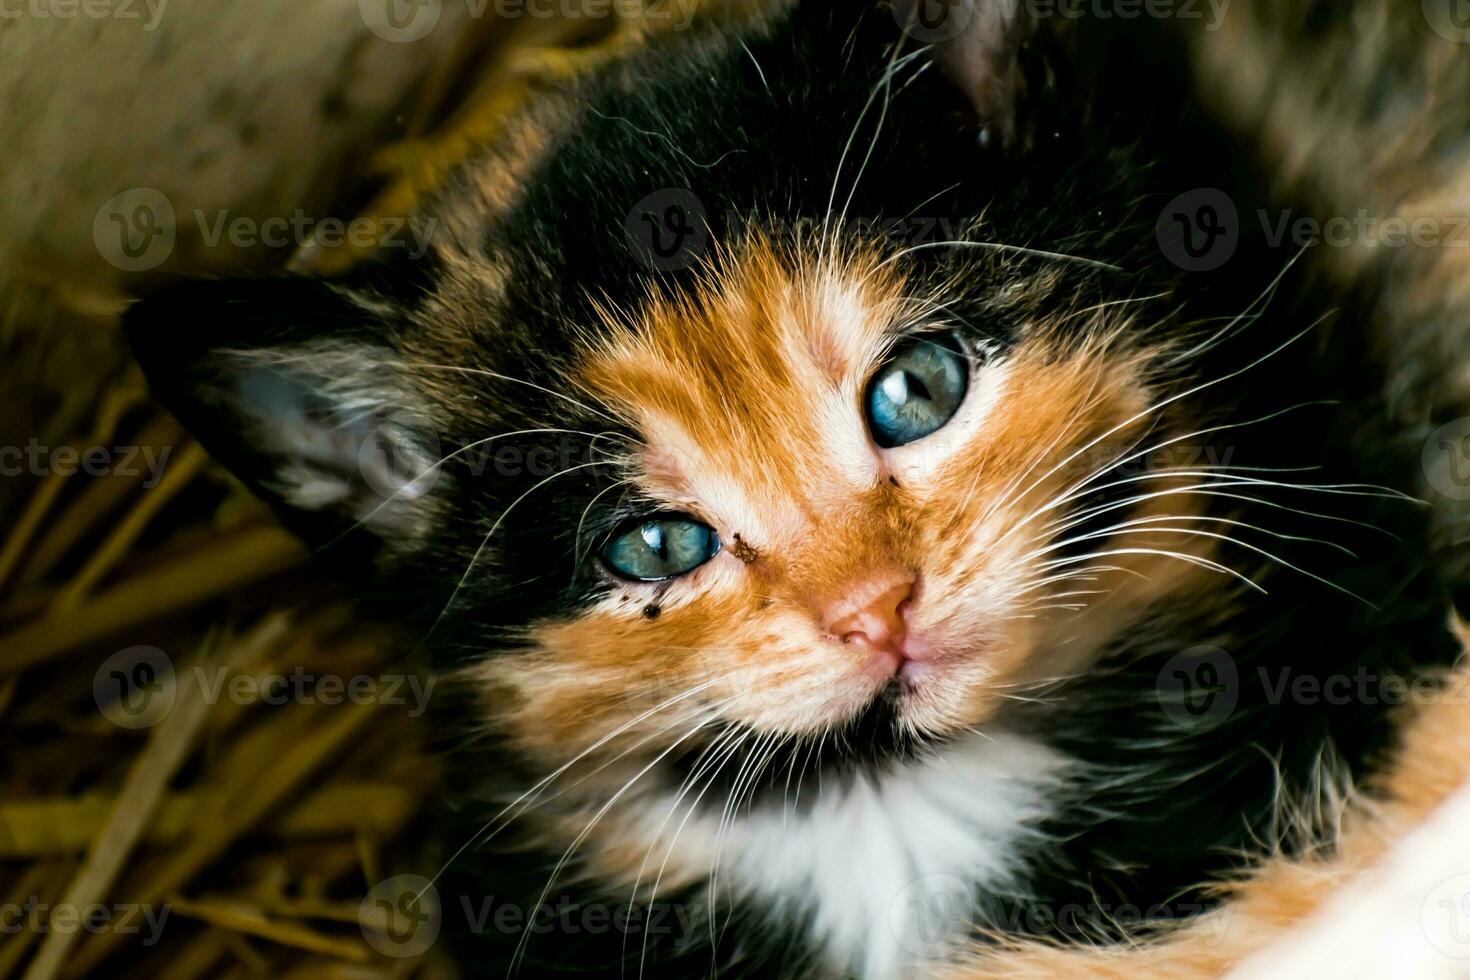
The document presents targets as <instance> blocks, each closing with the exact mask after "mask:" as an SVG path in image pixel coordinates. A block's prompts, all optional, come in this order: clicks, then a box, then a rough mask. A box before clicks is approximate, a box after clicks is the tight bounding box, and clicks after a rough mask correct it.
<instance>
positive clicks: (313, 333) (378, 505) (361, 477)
mask: <svg viewBox="0 0 1470 980" xmlns="http://www.w3.org/2000/svg"><path fill="white" fill-rule="evenodd" d="M394 316H395V314H394V312H393V307H392V305H391V304H387V303H382V302H375V301H372V300H370V299H368V298H367V297H366V296H364V295H363V294H361V293H358V292H356V291H354V290H353V289H352V288H351V287H350V286H349V285H347V284H344V283H334V282H327V281H322V280H316V279H306V278H278V279H261V280H223V281H198V282H188V283H181V284H178V285H174V286H171V287H169V288H166V289H164V290H163V291H161V292H159V293H157V294H156V295H154V296H151V297H149V298H147V299H144V300H142V301H140V302H138V303H135V304H134V305H133V306H132V307H131V308H130V309H129V310H128V311H127V313H126V314H125V315H124V322H123V326H124V330H125V331H126V333H127V336H128V339H129V341H130V342H131V344H132V345H133V348H134V350H135V352H136V354H137V356H138V359H139V361H140V362H141V363H142V365H143V369H144V372H145V373H146V374H147V376H148V380H149V382H150V383H151V384H152V386H153V388H154V390H155V391H156V392H157V393H158V395H159V397H160V398H161V399H162V400H163V402H164V403H165V405H167V406H168V408H169V409H170V410H171V411H173V412H174V413H175V415H177V416H178V418H179V420H180V422H182V423H183V424H184V426H185V427H186V428H188V429H189V430H190V431H191V432H192V433H194V434H195V435H196V436H197V437H198V438H199V440H200V441H201V442H202V443H203V444H204V446H205V448H206V449H208V450H209V451H210V452H211V453H212V454H213V455H214V456H215V457H216V458H217V459H219V460H220V461H221V462H222V463H224V464H225V465H226V466H227V467H229V468H230V469H231V470H232V471H234V472H235V473H236V474H237V475H238V476H239V477H240V478H241V479H243V480H244V481H245V482H246V483H247V484H249V485H250V486H251V487H252V488H253V489H254V490H256V491H257V492H258V493H259V494H260V495H261V496H263V497H265V498H267V499H269V500H271V501H272V502H275V503H277V504H278V505H280V506H282V507H284V508H286V509H287V510H289V511H291V512H294V513H295V514H296V515H297V516H298V517H310V518H311V520H309V521H307V522H306V524H307V525H308V529H310V528H311V527H316V528H319V529H320V530H321V531H323V532H324V533H326V534H335V533H338V532H339V531H340V530H342V529H345V528H347V527H351V526H354V525H360V526H362V527H364V528H366V529H367V530H368V531H370V532H372V533H374V534H376V535H377V536H378V537H380V538H382V539H385V540H387V541H390V542H391V543H392V544H394V545H395V546H398V547H408V548H411V547H412V546H413V545H414V544H415V543H416V542H418V541H421V540H422V539H423V538H424V537H425V536H426V535H427V532H428V531H429V530H430V528H431V527H432V520H433V517H434V511H435V510H436V503H435V502H436V500H437V494H436V493H435V491H436V490H442V487H441V486H440V484H441V483H442V481H443V480H444V479H447V478H446V477H444V476H443V474H441V473H440V472H439V469H438V465H437V464H438V462H439V459H440V456H439V451H438V438H437V436H436V434H435V433H436V431H437V427H436V425H435V422H434V420H433V419H432V418H431V417H430V414H431V413H430V406H429V405H428V404H427V403H426V401H425V399H424V398H423V397H422V393H421V392H419V391H415V390H414V388H413V386H412V385H411V384H410V383H409V381H408V378H409V374H408V373H407V372H405V371H404V370H403V369H402V368H403V365H402V363H401V361H402V358H401V357H400V356H399V354H398V353H397V351H396V350H395V344H394V343H393V337H394V334H395V331H397V330H399V329H401V327H400V326H399V325H397V324H395V322H394ZM293 523H295V524H297V525H298V526H299V525H301V524H302V523H303V522H301V521H296V522H293Z"/></svg>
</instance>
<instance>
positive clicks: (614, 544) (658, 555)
mask: <svg viewBox="0 0 1470 980" xmlns="http://www.w3.org/2000/svg"><path fill="white" fill-rule="evenodd" d="M719 551H720V539H719V536H718V535H716V534H715V532H714V530H713V529H712V528H710V527H708V526H707V525H704V524H700V523H699V522H698V521H691V520H689V519H688V518H684V517H668V518H652V519H647V520H641V521H638V522H637V523H634V524H631V525H627V526H625V527H624V528H623V529H622V530H621V531H619V532H617V533H616V534H614V535H613V537H612V540H611V541H609V542H608V543H607V544H606V545H605V546H603V549H602V560H603V561H604V562H606V563H607V567H608V568H610V569H612V571H613V572H614V573H615V574H617V575H621V576H622V577H623V578H627V579H632V580H633V581H635V582H663V581H666V580H668V579H671V578H678V577H679V576H681V575H688V574H689V573H690V572H692V571H694V570H695V569H696V568H698V567H699V566H701V565H703V564H704V563H705V562H707V561H709V560H710V559H711V558H713V557H714V556H715V555H716V554H718V553H719Z"/></svg>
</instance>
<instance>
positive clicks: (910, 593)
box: [827, 576, 914, 654]
mask: <svg viewBox="0 0 1470 980" xmlns="http://www.w3.org/2000/svg"><path fill="white" fill-rule="evenodd" d="M913 597H914V579H913V578H912V576H905V577H904V578H902V579H900V580H899V581H896V582H895V581H892V580H889V581H887V582H886V583H885V582H874V583H870V584H869V585H868V586H867V587H866V588H861V589H858V590H855V592H854V593H852V594H850V595H849V596H848V598H847V601H846V602H844V603H842V604H839V605H837V606H836V607H835V608H834V609H833V610H832V613H833V615H832V616H831V618H829V619H828V620H827V632H828V633H830V634H831V635H833V636H835V637H837V638H838V639H840V640H842V642H844V643H861V644H863V645H864V646H866V647H869V648H870V649H872V650H874V651H884V652H891V653H899V654H901V649H900V648H901V645H902V643H903V638H904V634H905V633H906V632H907V631H908V624H907V618H908V607H909V604H910V602H911V601H912V599H913Z"/></svg>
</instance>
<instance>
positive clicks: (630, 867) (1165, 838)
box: [127, 0, 1455, 977]
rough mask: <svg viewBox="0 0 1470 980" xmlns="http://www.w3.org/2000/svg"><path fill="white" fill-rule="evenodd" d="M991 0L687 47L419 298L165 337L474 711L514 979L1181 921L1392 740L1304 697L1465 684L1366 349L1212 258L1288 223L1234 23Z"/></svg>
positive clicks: (335, 287)
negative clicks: (1351, 682) (1202, 33)
mask: <svg viewBox="0 0 1470 980" xmlns="http://www.w3.org/2000/svg"><path fill="white" fill-rule="evenodd" d="M949 10H950V16H953V17H959V18H960V19H961V20H963V21H964V25H963V26H964V29H963V30H959V31H951V30H948V29H946V28H947V26H949V25H950V24H952V23H954V22H952V21H942V22H939V23H938V26H935V25H936V22H935V21H933V20H932V19H930V18H928V17H927V16H920V14H921V13H922V11H920V10H919V9H918V8H916V7H911V6H908V5H904V4H900V5H899V6H898V7H897V8H891V7H885V6H880V5H877V4H867V3H864V4H854V5H846V6H842V5H835V4H830V3H826V2H817V0H801V2H798V3H794V4H791V5H789V6H787V7H786V8H784V9H783V10H781V11H779V12H777V13H775V14H773V15H772V16H770V17H769V18H758V19H754V20H751V21H750V22H748V23H743V24H736V25H733V26H725V27H722V28H719V29H710V30H705V31H702V32H699V33H697V34H694V35H690V36H675V37H670V38H665V39H662V40H655V41H654V42H652V43H651V44H650V47H649V48H648V50H646V51H643V52H641V53H638V54H636V55H634V56H632V57H630V58H629V59H628V60H627V61H626V62H624V63H622V64H620V65H618V66H616V67H614V68H612V69H610V70H609V71H607V72H605V73H603V74H601V75H599V76H598V77H595V78H593V79H591V80H589V81H587V82H585V83H583V84H581V85H579V86H578V87H577V88H576V89H574V90H572V91H570V92H568V93H566V94H565V95H564V96H562V97H560V98H559V99H555V100H551V101H550V102H548V104H545V105H542V106H540V107H538V108H537V109H536V110H535V111H534V112H532V113H530V114H529V115H528V116H527V118H526V119H525V120H523V122H522V123H521V124H520V126H519V127H518V128H517V129H516V130H515V132H514V135H513V136H512V137H511V138H508V139H507V140H506V141H505V143H504V144H503V145H500V146H496V147H491V148H488V149H487V150H486V152H485V153H484V155H483V156H482V157H481V158H479V159H477V160H476V161H474V162H473V163H471V164H469V165H467V166H465V167H464V168H463V169H462V170H461V171H460V172H459V173H458V174H457V175H455V177H454V178H453V180H451V181H450V183H449V186H448V187H447V188H446V189H445V190H444V191H443V193H442V194H441V196H440V198H439V199H438V200H436V201H435V202H433V203H432V205H430V206H429V208H428V209H427V212H428V214H429V215H430V216H431V217H432V218H433V226H434V227H436V228H437V229H438V237H437V239H436V240H435V241H434V243H433V247H432V248H431V249H430V251H429V253H428V254H427V255H426V256H425V257H424V258H423V259H422V260H421V261H418V262H413V261H410V260H409V259H407V257H405V256H402V255H385V256H384V257H383V258H382V259H381V260H379V261H377V262H375V263H373V264H371V265H369V266H367V267H364V268H361V269H359V270H357V271H355V272H353V273H350V274H348V275H346V276H344V277H342V278H340V279H337V280H332V281H316V280H309V279H301V278H280V279H267V280H257V281H244V282H229V281H225V282H196V283H186V284H180V285H177V286H174V287H172V288H170V289H167V290H165V291H163V292H161V293H159V294H157V295H156V296H153V297H150V298H148V299H146V300H144V301H143V302H141V303H139V304H137V305H136V306H134V307H133V308H132V310H131V311H130V312H129V314H128V316H127V329H128V331H129V334H130V336H131V337H132V339H133V341H134V344H135V346H136V348H137V350H138V353H139V355H140V358H141V359H142V361H143V363H144V365H145V368H146V369H147V371H148V374H149V377H150V379H151V380H152V382H153V384H154V385H155V386H156V388H157V389H158V391H159V392H160V394H161V395H162V396H163V397H164V399H165V400H166V401H167V402H168V404H169V405H171V406H172V407H173V408H174V410H175V411H176V412H177V413H178V414H179V415H180V417H181V418H182V419H183V420H184V421H185V422H186V423H187V424H188V425H190V426H191V428H192V429H193V430H194V431H195V432H197V433H198V435H199V436H200V438H201V439H202V440H203V441H204V442H205V444H206V445H207V446H208V447H209V448H210V449H211V450H212V451H213V452H214V453H215V454H216V455H217V456H218V457H219V458H220V459H221V460H222V461H223V462H225V463H226V464H227V465H229V466H231V467H232V468H233V469H234V470H235V471H236V472H237V473H239V474H240V475H241V476H242V477H243V478H244V479H246V480H247V481H248V482H249V483H250V484H251V485H252V486H254V487H256V488H257V489H258V490H259V492H261V493H262V494H263V495H264V496H266V497H267V498H268V499H271V500H273V501H274V502H276V503H277V504H278V505H279V506H280V508H281V510H282V512H283V514H284V516H285V518H286V519H287V520H288V521H289V522H290V523H291V524H292V525H293V526H294V527H296V528H298V529H299V530H300V532H301V533H302V534H303V535H304V536H306V537H308V539H310V540H312V541H315V542H318V543H320V544H322V545H323V546H326V545H331V547H330V549H328V550H329V551H330V552H331V553H335V554H337V555H338V556H342V555H344V554H345V555H346V556H347V560H346V562H345V565H346V566H347V567H349V568H350V569H351V570H353V571H355V572H356V573H358V574H357V577H358V578H359V580H360V581H361V582H362V584H363V588H364V589H365V590H367V591H368V592H369V594H370V595H371V596H372V597H373V602H372V603H371V605H372V607H373V608H375V609H376V610H377V611H379V612H380V613H382V614H383V615H387V616H391V617H393V618H396V619H398V620H399V621H401V622H402V624H403V626H404V629H405V632H406V634H407V635H408V636H409V637H411V638H413V639H415V640H419V641H421V642H422V643H423V644H424V646H425V647H426V648H428V649H430V650H431V651H432V652H433V654H434V656H435V658H436V660H437V662H438V664H439V665H440V666H441V668H442V669H443V670H444V671H446V672H448V673H450V674H452V675H453V676H455V677H456V678H458V679H459V680H461V681H463V682H464V684H465V686H466V689H467V690H469V691H470V692H472V695H473V697H472V705H471V708H470V711H471V718H472V720H471V721H470V722H469V723H467V724H466V725H465V728H466V729H468V730H472V731H473V736H472V737H470V736H467V737H466V738H465V739H464V740H463V741H464V742H465V743H467V747H462V748H461V752H462V760H463V764H462V765H461V767H460V769H459V773H460V780H461V783H462V785H461V787H460V789H461V790H462V791H463V793H464V794H465V796H466V798H467V799H468V800H470V801H471V802H472V805H471V806H470V807H469V809H470V810H472V821H471V823H472V826H471V827H470V828H469V829H468V830H467V831H466V832H465V833H464V834H463V835H462V836H461V837H460V838H456V839H453V840H452V844H458V843H461V842H463V841H465V840H468V841H469V842H470V845H469V846H467V847H466V848H465V849H464V850H463V851H462V852H461V853H460V854H458V855H456V860H455V861H454V862H453V863H454V868H455V871H456V874H457V875H458V877H455V878H451V879H449V880H446V881H441V882H440V885H439V887H440V890H441V893H442V894H444V895H445V896H452V897H446V898H445V899H444V902H443V904H444V906H445V909H446V912H447V913H448V912H452V913H453V914H454V916H455V917H456V919H457V918H458V916H459V915H460V911H459V910H460V908H461V902H460V899H461V898H464V897H467V896H476V897H474V898H471V899H470V900H469V902H468V903H466V904H467V905H478V904H479V903H480V901H481V900H482V899H483V898H484V897H486V896H493V897H494V900H495V902H496V903H497V904H499V905H505V906H510V907H512V908H515V909H517V910H519V911H520V912H521V913H522V914H523V915H529V914H531V913H532V912H533V911H535V910H546V909H549V910H551V911H550V912H549V913H546V912H543V913H542V914H541V916H540V917H539V918H537V919H536V920H535V923H534V927H530V928H527V927H518V928H500V927H497V926H494V925H487V924H484V923H482V926H483V928H482V929H481V930H479V931H481V932H482V935H480V936H478V937H477V941H476V942H472V943H469V944H467V946H466V947H465V950H466V952H465V956H466V958H467V961H469V960H476V961H479V962H482V963H485V964H488V967H487V970H490V971H495V970H498V971H501V972H504V971H505V970H507V969H510V968H512V967H519V969H520V970H521V971H522V972H523V973H527V974H529V975H534V976H540V975H559V974H562V973H570V972H574V971H575V972H581V971H587V970H590V971H592V973H593V974H595V975H611V974H612V973H614V972H615V971H621V972H637V973H643V972H648V973H651V974H652V975H657V976H679V975H690V976H703V975H706V974H709V973H712V972H717V973H718V974H719V975H721V976H744V975H750V976H769V975H781V976H864V977H889V976H895V975H899V974H901V973H903V972H904V971H906V970H909V969H912V968H914V967H916V966H918V965H920V964H923V963H926V962H933V961H941V960H945V959H948V958H951V957H953V956H956V955H957V954H958V953H959V952H960V950H961V948H962V947H963V945H964V944H965V942H966V941H967V940H969V939H972V938H977V937H982V936H983V935H984V934H986V933H988V932H997V931H998V932H1004V933H1012V934H1035V935H1039V936H1042V937H1044V938H1048V939H1055V940H1061V941H1067V942H1077V941H1087V942H1095V941H1106V940H1111V939H1117V938H1122V937H1123V936H1124V935H1125V934H1135V933H1137V932H1139V931H1146V930H1147V929H1148V928H1151V927H1154V926H1157V925H1163V924H1167V923H1168V922H1170V921H1177V920H1178V919H1179V918H1181V917H1184V916H1188V915H1191V914H1192V913H1194V912H1196V911H1198V910H1200V909H1202V908H1204V907H1205V905H1206V904H1207V901H1208V898H1207V894H1208V893H1207V892H1206V890H1205V886H1206V885H1207V884H1208V883H1209V882H1210V881H1211V880H1212V878H1218V876H1221V875H1225V874H1228V873H1231V872H1232V871H1234V870H1236V869H1237V868H1238V867H1239V866H1240V863H1241V861H1242V860H1243V857H1242V856H1243V855H1244V854H1246V853H1247V852H1250V851H1252V850H1254V849H1257V848H1260V847H1263V846H1264V847H1272V846H1276V845H1277V844H1279V843H1280V841H1279V840H1278V837H1279V827H1278V825H1277V819H1278V817H1279V815H1280V813H1281V809H1282V802H1283V801H1284V800H1285V801H1296V800H1300V799H1303V798H1310V797H1312V796H1313V795H1314V794H1316V793H1318V792H1320V791H1322V790H1323V788H1324V787H1323V783H1324V781H1326V780H1329V779H1330V778H1331V773H1332V772H1333V771H1334V770H1335V769H1336V768H1337V767H1338V766H1341V767H1343V768H1345V769H1346V770H1347V771H1349V772H1356V771H1358V770H1359V769H1361V768H1362V767H1363V766H1365V765H1366V764H1368V763H1369V762H1370V761H1371V760H1372V758H1373V757H1374V755H1375V754H1376V753H1377V752H1378V751H1380V749H1381V748H1382V746H1383V745H1384V743H1385V738H1386V732H1387V717H1386V715H1387V712H1386V711H1385V709H1384V706H1383V704H1382V703H1375V702H1370V701H1369V700H1368V699H1364V698H1356V699H1349V700H1348V702H1347V703H1344V702H1343V701H1342V700H1341V699H1337V698H1323V697H1316V698H1311V697H1306V696H1302V695H1301V694H1300V691H1299V689H1294V688H1291V687H1290V686H1289V685H1290V684H1291V682H1292V681H1293V679H1295V678H1300V677H1303V676H1306V677H1308V678H1317V679H1319V680H1320V679H1322V678H1327V677H1334V678H1335V677H1340V676H1341V677H1354V676H1357V675H1358V673H1359V672H1360V671H1361V672H1363V673H1365V674H1367V675H1369V676H1372V677H1381V676H1383V675H1388V674H1399V675H1405V676H1412V675H1414V674H1415V673H1416V672H1417V671H1419V670H1421V669H1422V668H1424V667H1427V666H1431V665H1435V664H1439V663H1442V662H1448V661H1449V660H1451V659H1452V658H1453V655H1454V652H1455V651H1454V648H1453V644H1452V642H1451V640H1450V638H1449V637H1448V635H1447V634H1445V631H1444V630H1443V610H1444V601H1445V596H1444V589H1443V587H1442V585H1441V583H1439V582H1438V581H1437V579H1436V578H1435V575H1434V573H1433V570H1432V568H1431V566H1430V563H1429V562H1428V560H1427V555H1426V549H1425V548H1424V547H1423V546H1422V542H1423V541H1424V540H1425V537H1426V521H1427V518H1426V515H1425V513H1424V511H1423V509H1422V508H1420V507H1418V506H1416V505H1415V504H1414V503H1413V502H1411V501H1410V500H1409V499H1408V496H1407V492H1408V491H1410V490H1411V489H1412V488H1413V473H1414V472H1415V468H1416V467H1417V465H1418V460H1417V458H1416V457H1415V456H1413V455H1411V454H1410V453H1408V452H1407V451H1402V452H1401V451H1399V450H1397V449H1386V448H1384V447H1390V446H1393V445H1395V443H1394V442H1393V438H1392V435H1393V433H1392V428H1391V423H1390V420H1389V418H1388V416H1387V413H1386V411H1385V409H1384V406H1383V398H1382V395H1381V394H1380V393H1381V392H1382V391H1383V390H1384V384H1385V381H1384V378H1383V377H1382V372H1381V370H1379V369H1378V368H1376V367H1375V366H1374V365H1373V364H1371V363H1365V362H1364V358H1363V357H1362V355H1361V353H1360V350H1361V343H1362V340H1363V336H1364V332H1365V330H1366V326H1365V324H1364V323H1363V322H1362V318H1361V317H1360V316H1358V315H1357V314H1356V313H1355V307H1354V306H1353V305H1352V304H1351V303H1350V302H1348V301H1347V300H1344V299H1343V298H1342V297H1340V296H1337V295H1334V294H1332V293H1329V292H1327V291H1326V290H1325V288H1324V287H1323V285H1322V280H1321V277H1320V276H1319V275H1318V274H1317V273H1316V271H1315V269H1314V257H1312V256H1305V257H1304V256H1303V255H1302V253H1301V250H1300V249H1297V248H1296V247H1295V246H1293V245H1291V244H1290V243H1285V244H1273V243H1272V242H1271V241H1270V240H1268V236H1267V235H1266V234H1265V232H1264V231H1263V230H1262V229H1261V228H1259V227H1257V223H1255V222H1253V221H1238V222H1236V223H1234V224H1233V225H1230V224H1229V223H1228V222H1227V223H1226V225H1221V224H1220V222H1219V219H1220V218H1221V215H1222V212H1223V211H1225V210H1228V209H1227V208H1226V205H1228V208H1229V209H1234V210H1235V211H1236V212H1237V213H1238V214H1239V215H1254V214H1255V213H1256V211H1257V210H1258V209H1272V208H1276V209H1279V208H1281V207H1284V206H1287V205H1286V204H1285V203H1283V202H1281V201H1275V200H1271V199H1270V198H1268V197H1267V196H1266V195H1265V193H1264V192H1262V191H1260V190H1258V188H1260V187H1262V186H1265V185H1266V184H1267V181H1265V180H1263V179H1262V175H1260V174H1259V173H1255V172H1253V170H1252V166H1251V164H1250V161H1249V158H1248V157H1247V155H1246V154H1244V153H1242V152H1240V151H1239V150H1238V148H1236V147H1235V146H1234V145H1232V143H1231V142H1230V140H1229V139H1228V138H1226V136H1225V135H1224V130H1223V127H1221V126H1220V125H1218V124H1217V123H1215V122H1213V121H1211V120H1210V119H1209V118H1208V116H1206V115H1205V114H1204V113H1202V112H1201V111H1200V110H1199V104H1200V103H1199V100H1198V99H1197V98H1196V97H1195V96H1194V95H1192V94H1191V91H1190V85H1189V84H1188V78H1189V73H1188V71H1187V69H1186V66H1185V64H1184V57H1185V55H1184V51H1185V49H1186V47H1187V46H1186V45H1185V44H1183V43H1181V42H1180V41H1179V38H1178V35H1179V34H1180V33H1181V32H1187V31H1188V30H1190V29H1192V28H1191V26H1190V25H1188V24H1182V23H1181V24H1163V23H1158V22H1153V21H1147V20H1144V21H1129V22H1127V23H1126V24H1124V23H1119V22H1117V21H1107V22H1104V21H1096V20H1090V19H1089V20H1085V21H1082V22H1075V23H1074V22H1073V21H1071V20H1067V19H1063V18H1040V19H1038V18H1036V17H1034V16H1033V14H1032V12H1031V11H1030V8H1029V7H1023V5H1020V4H1017V3H1015V2H1013V0H973V2H971V3H960V4H954V5H950V7H949ZM1212 216H1213V217H1212ZM1215 232H1218V233H1219V234H1215ZM1222 236H1223V237H1222ZM1227 253H1228V254H1227ZM1294 690H1295V691H1297V693H1295V694H1293V693H1291V691H1294ZM456 734H458V730H456ZM1322 829H1323V830H1324V831H1325V828H1322ZM430 871H432V869H425V872H426V873H427V872H430ZM568 908H570V909H572V910H574V914H572V915H570V916H565V915H562V912H563V911H564V910H566V909H568ZM576 910H581V911H582V912H585V911H587V910H598V917H597V920H596V921H598V922H601V923H603V924H604V925H603V927H601V928H596V927H593V926H592V925H589V922H591V921H592V919H590V918H589V917H587V916H585V915H584V916H582V917H581V918H579V917H578V914H577V912H576Z"/></svg>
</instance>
